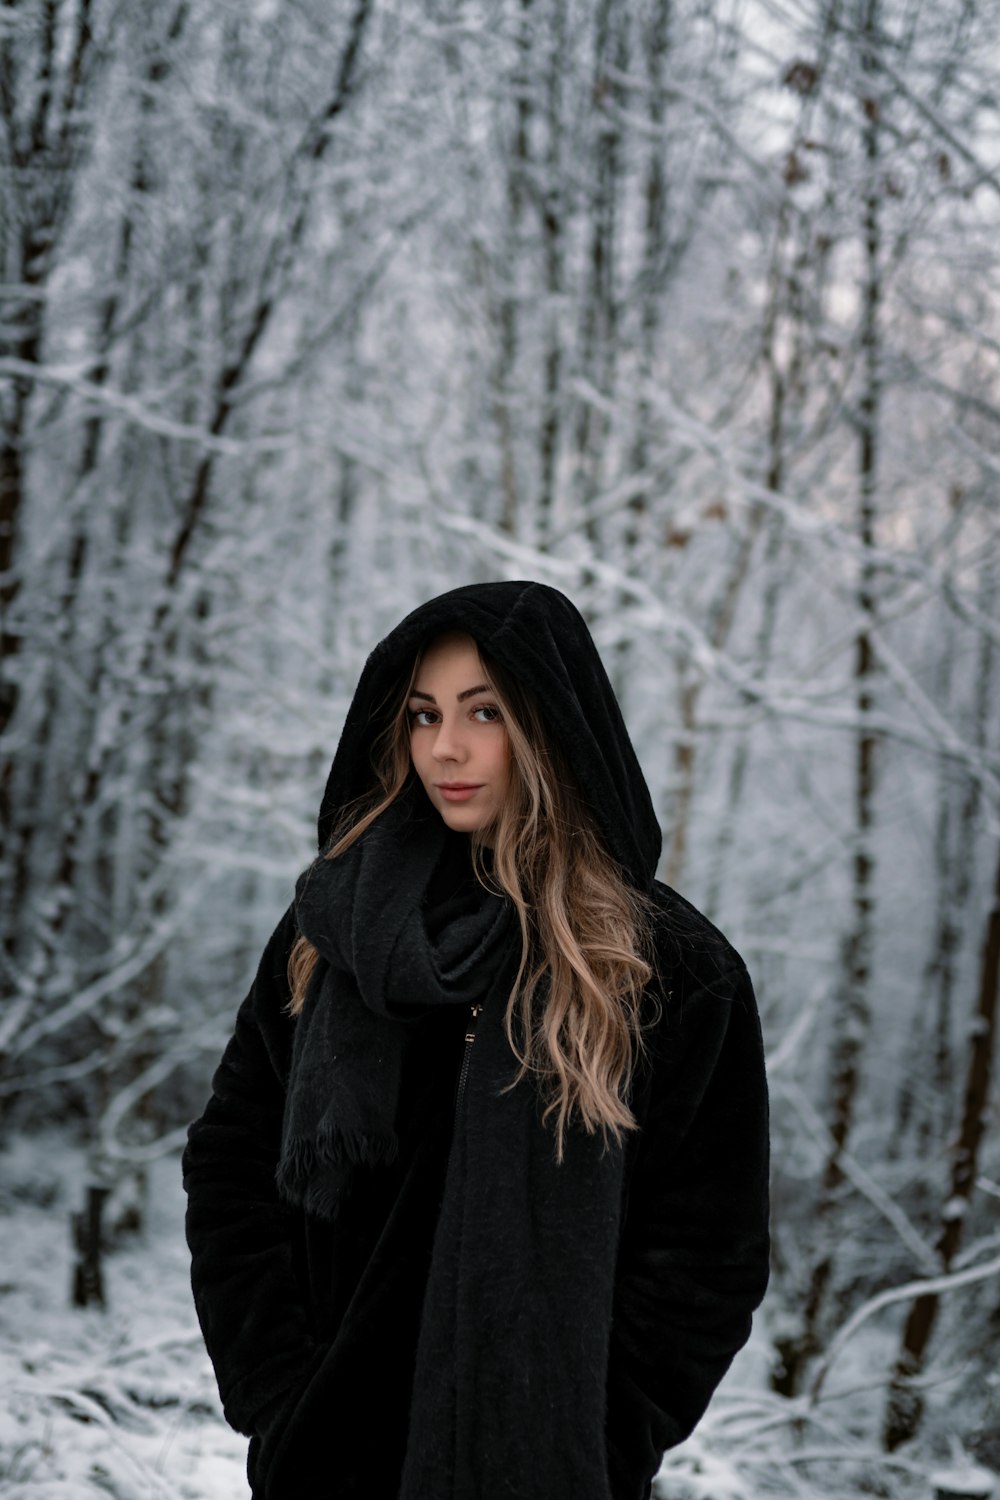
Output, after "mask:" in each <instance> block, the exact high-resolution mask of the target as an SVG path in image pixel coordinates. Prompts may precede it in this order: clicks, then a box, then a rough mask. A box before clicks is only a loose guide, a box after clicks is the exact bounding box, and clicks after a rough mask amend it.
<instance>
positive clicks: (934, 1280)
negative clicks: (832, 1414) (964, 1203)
mask: <svg viewBox="0 0 1000 1500" xmlns="http://www.w3.org/2000/svg"><path fill="white" fill-rule="evenodd" d="M991 1276H1000V1255H997V1256H994V1258H993V1259H992V1260H988V1261H986V1262H985V1263H984V1264H983V1265H979V1266H969V1267H968V1268H967V1269H966V1270H964V1271H952V1272H950V1273H949V1274H948V1275H945V1276H929V1277H927V1278H926V1279H924V1280H922V1281H907V1282H906V1283H904V1285H903V1286H895V1287H890V1288H889V1289H888V1290H887V1291H884V1292H879V1293H878V1295H877V1296H875V1297H870V1298H869V1300H868V1301H867V1302H864V1303H862V1305H861V1306H860V1307H859V1308H857V1309H856V1311H855V1312H853V1313H852V1314H851V1316H850V1317H849V1318H848V1320H847V1322H846V1323H845V1324H844V1326H843V1327H842V1328H841V1329H840V1330H839V1331H838V1333H837V1334H836V1335H835V1337H834V1338H833V1340H832V1342H831V1344H830V1347H829V1349H828V1350H827V1351H826V1354H825V1356H824V1357H823V1359H822V1360H821V1362H820V1366H819V1369H818V1370H817V1371H816V1374H815V1375H814V1376H813V1381H812V1385H811V1386H810V1388H809V1401H810V1404H814V1403H815V1402H817V1401H818V1400H819V1399H820V1395H821V1392H822V1389H823V1383H824V1381H825V1380H826V1377H827V1375H828V1374H829V1373H830V1369H831V1366H832V1365H833V1363H834V1361H835V1360H836V1359H837V1357H838V1355H839V1354H840V1353H841V1351H842V1350H843V1349H844V1348H845V1346H846V1345H847V1344H848V1343H849V1341H850V1340H851V1339H852V1338H853V1337H854V1335H855V1334H856V1333H857V1331H858V1329H859V1328H860V1327H861V1326H862V1324H864V1323H867V1322H868V1320H869V1318H872V1317H874V1316H875V1314H876V1313H879V1312H881V1311H882V1310H883V1308H886V1307H893V1306H895V1304H896V1303H897V1302H910V1301H912V1300H913V1299H914V1298H916V1297H923V1296H928V1295H937V1294H940V1293H941V1292H951V1291H954V1290H956V1288H958V1287H960V1286H972V1285H974V1284H975V1283H976V1282H978V1281H988V1280H989V1279H990V1277H991Z"/></svg>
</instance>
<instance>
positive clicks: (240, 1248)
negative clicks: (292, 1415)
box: [183, 907, 322, 1434]
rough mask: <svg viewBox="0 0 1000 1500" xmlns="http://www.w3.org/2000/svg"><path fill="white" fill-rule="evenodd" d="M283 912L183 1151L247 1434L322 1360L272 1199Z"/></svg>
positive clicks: (291, 1248) (216, 1335)
mask: <svg viewBox="0 0 1000 1500" xmlns="http://www.w3.org/2000/svg"><path fill="white" fill-rule="evenodd" d="M295 937H296V929H295V919H294V907H289V909H288V911H287V912H286V913H285V915H284V917H283V918H282V920H281V921H280V922H279V924H278V927H277V928H276V930H275V932H274V934H273V935H272V937H271V939H270V941H269V942H268V944H267V947H266V948H265V950H264V954H263V957H262V958H261V961H260V965H259V967H258V970H257V976H256V979H255V980H254V983H253V985H252V987H251V989H250V993H249V994H248V995H247V997H246V999H245V1000H244V1002H243V1004H242V1005H241V1007H240V1010H239V1013H238V1015H237V1018H236V1028H235V1031H234V1033H233V1036H232V1038H231V1040H230V1042H229V1044H228V1046H227V1047H226V1050H225V1052H224V1054H223V1057H222V1061H221V1063H220V1064H219V1067H218V1069H217V1071H216V1073H215V1076H214V1078H213V1080H212V1097H211V1099H210V1100H209V1102H208V1105H207V1107H206V1109H205V1112H204V1114H203V1115H202V1116H201V1118H200V1119H198V1120H196V1121H195V1122H194V1124H193V1125H192V1126H191V1128H190V1130H189V1131H188V1143H187V1146H186V1148H185V1151H184V1156H183V1172H184V1188H185V1191H186V1192H187V1195H188V1205H187V1216H186V1223H185V1227H186V1232H187V1240H188V1245H189V1247H190V1250H191V1282H192V1287H193V1290H194V1300H195V1307H196V1309H197V1312H198V1319H199V1322H200V1323H201V1328H202V1332H203V1334H204V1337H205V1343H206V1346H207V1348H208V1352H209V1356H210V1358H211V1360H212V1363H213V1365H214V1367H215V1374H216V1379H217V1381H218V1385H219V1394H220V1396H221V1398H222V1405H223V1411H224V1413H225V1416H226V1420H227V1421H228V1422H229V1423H230V1424H231V1425H232V1426H233V1427H235V1428H236V1429H237V1431H239V1432H243V1433H247V1434H252V1433H254V1432H255V1431H258V1430H259V1429H260V1428H261V1426H262V1425H263V1423H264V1422H265V1420H266V1414H268V1413H270V1412H273V1410H274V1409H275V1408H276V1407H277V1406H278V1405H279V1404H280V1399H281V1398H282V1397H283V1396H286V1395H287V1394H288V1393H290V1392H292V1391H293V1390H294V1389H295V1388H298V1387H301V1386H302V1385H303V1384H304V1383H305V1382H306V1381H307V1380H308V1377H309V1375H310V1373H311V1371H312V1370H313V1369H314V1367H315V1366H316V1365H317V1363H318V1361H319V1359H320V1358H321V1356H322V1346H321V1345H320V1344H319V1343H318V1342H317V1341H316V1339H315V1338H314V1330H313V1329H312V1327H311V1319H310V1316H309V1310H308V1305H307V1295H306V1293H305V1290H304V1287H303V1281H302V1277H301V1276H300V1274H299V1271H298V1266H297V1256H296V1250H295V1247H296V1214H295V1211H294V1210H292V1209H290V1208H288V1207H287V1206H286V1205H284V1204H283V1203H282V1202H281V1201H280V1200H279V1198H278V1195H277V1191H276V1188H275V1181H274V1173H275V1166H276V1164H277V1160H278V1152H279V1148H280V1141H281V1121H282V1111H283V1105H284V1078H285V1073H286V1069H287V1062H288V1054H289V1049H290V1041H291V1031H292V1024H293V1023H292V1022H290V1020H289V1018H288V1016H287V1014H285V1012H284V1006H285V1005H286V1004H287V1001H288V998H289V990H288V982H287V977H286V971H287V963H288V955H289V952H290V950H291V947H292V943H293V942H294V940H295Z"/></svg>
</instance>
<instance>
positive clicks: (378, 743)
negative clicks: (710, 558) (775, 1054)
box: [184, 582, 768, 1500]
mask: <svg viewBox="0 0 1000 1500" xmlns="http://www.w3.org/2000/svg"><path fill="white" fill-rule="evenodd" d="M319 845H320V851H321V852H320V857H319V858H318V859H317V860H316V861H315V862H314V863H313V864H312V865H311V866H310V867H309V868H308V869H307V870H306V871H305V872H304V873H303V875H302V876H301V877H300V879H299V881H298V883H297V886H296V895H295V900H294V901H293V902H292V904H291V905H290V906H289V908H288V911H287V912H286V913H285V915H284V917H283V918H282V920H281V922H280V923H279V924H278V927H277V929H276V931H275V933H274V935H273V936H272V938H271V940H270V942H269V943H268V945H267V948H266V950H265V952H264V956H263V958H262V960H261V963H260V967H259V970H258V973H257V977H256V980H255V981H254V984H253V986H252V988H251V990H250V993H249V995H248V996H247V998H246V1000H245V1001H244V1003H243V1005H242V1007H241V1009H240V1011H239V1014H238V1017H237V1021H236V1029H235V1033H234V1035H233V1038H232V1040H231V1041H230V1043H229V1046H228V1047H227V1049H226V1052H225V1055H224V1057H223V1059H222V1063H221V1065H220V1067H219V1069H218V1071H217V1073H216V1075H215V1079H214V1081H213V1096H212V1098H211V1100H210V1102H209V1104H208V1106H207V1108H206V1110H205V1113H204V1115H203V1116H202V1118H201V1119H200V1120H198V1121H197V1122H196V1123H195V1124H194V1125H193V1126H192V1127H191V1131H190V1136H189V1143H188V1146H187V1149H186V1152H185V1157H184V1174H185V1186H186V1189H187V1192H188V1195H189V1205H188V1217H187V1229H188V1241H189V1244H190V1247H191V1251H192V1257H193V1266H192V1280H193V1285H194V1292H195V1300H196V1305H197V1309H198V1314H199V1318H200V1320H201V1324H202V1328H203V1331H204V1334H205V1340H206V1343H207V1346H208V1350H209V1353H210V1355H211V1357H212V1360H213V1363H214V1365H215V1370H216V1374H217V1377H218V1382H219V1389H220V1392H221V1395H222V1400H223V1406H224V1410H225V1414H226V1417H227V1419H228V1420H229V1421H230V1422H231V1423H232V1425H233V1426H234V1427H236V1428H237V1429H238V1430H239V1431H241V1432H244V1433H246V1434H248V1435H249V1436H250V1438H251V1442H250V1452H249V1460H248V1472H249V1476H250V1482H251V1488H252V1490H253V1494H254V1496H255V1497H259V1500H296V1497H300V1496H301V1497H304V1500H313V1497H317V1500H318V1497H325V1496H330V1497H334V1496H336V1497H338V1500H339V1497H347V1496H358V1497H361V1496H364V1497H365V1500H500V1497H504V1500H514V1497H516V1500H641V1497H646V1496H648V1495H649V1494H650V1481H651V1479H652V1476H653V1475H654V1474H655V1473H656V1471H657V1469H658V1467H659V1465H660V1460H661V1457H662V1454H663V1452H664V1450H665V1449H666V1448H668V1447H669V1446H671V1445H672V1444H675V1443H677V1442H679V1441H680V1440H681V1439H682V1438H684V1437H685V1436H686V1435H687V1434H688V1433H689V1432H690V1431H691V1430H692V1428H693V1427H694V1425H695V1423H696V1422H697V1420H698V1419H699V1417H700V1416H701V1414H702V1412H703V1411H704V1408H705V1406H706V1405H707V1403H708V1400H709V1397H710V1395H711V1393H712V1391H713V1390H714V1388H715V1386H716V1385H717V1384H718V1381H719V1380H720V1379H721V1377H722V1375H723V1373H724V1372H725V1370H726V1368H727V1367H728V1365H729V1363H730V1361H731V1359H732V1357H733V1355H734V1354H735V1352H736V1351H737V1349H739V1348H740V1347H741V1345H742V1344H743V1343H744V1342H745V1340H746V1338H747V1336H748V1333H749V1329H750V1315H751V1312H752V1311H753V1309H754V1308H755V1307H756V1306H757V1305H758V1303H759V1302H760V1299H761V1297H762V1296H763V1292H764V1288H765V1284H766V1280H767V1252H768V1240H767V1097H766V1088H765V1081H764V1070H763V1060H762V1050H761V1040H760V1028H759V1023H758V1020H757V1012H756V1008H755V1004H754V997H753V990H752V987H751V984H750V980H749V978H748V976H747V972H746V969H745V967H744V965H743V963H742V961H741V959H740V958H739V956H738V954H737V953H736V952H735V950H734V949H733V948H732V947H731V946H730V945H729V943H728V942H727V941H726V939H725V938H724V937H723V936H722V934H721V933H719V932H718V931H717V930H716V929H715V928H714V927H713V926H712V925H711V924H710V923H709V922H708V921H707V919H706V918H704V917H702V916H701V915H699V913H697V912H696V911H695V910H694V908H693V907H691V906H690V905H689V904H688V903H687V902H685V901H684V900H683V899H682V898H681V897H680V896H678V895H677V894H676V893H675V892H673V891H671V890H669V889H668V888H667V887H666V886H664V885H662V884H660V883H659V882H657V881H656V880H655V879H654V870H655V867H656V862H657V859H658V857H659V851H660V830H659V827H658V825H657V821H656V817H655V815H654V812H653V808H652V805H651V803H650V798H649V793H648V791H647V788H646V785H645V782H644V780H643V777H642V773H641V771H640V769H639V765H638V762H637V760H636V757H635V753H634V751H633V749H632V745H631V743H630V741H629V738H628V734H627V732H626V729H625V726H624V723H623V721H622V717H621V714H620V711H619V709H618V705H617V703H616V701H615V698H614V694H613V692H612V690H611V685H610V683H609V681H608V679H607V676H606V674H605V672H604V669H603V667H602V665H601V662H600V658H599V656H598V654H597V650H596V647H595V645H594V643H593V640H592V639H591V636H590V634H589V632H588V630H587V627H586V625H585V624H584V622H583V619H582V618H581V616H580V615H579V613H578V612H577V610H576V609H575V608H574V606H573V605H572V604H571V603H570V601H569V600H568V599H566V598H565V597H564V596H563V595H562V594H560V593H559V592H557V591H556V590H555V589H552V588H549V587H547V586H545V585H542V584H538V583H525V582H522V583H492V584H477V585H472V586H469V587H466V588H460V589H455V590H453V591H452V592H450V593H447V594H444V595H442V596H441V597H440V598H437V599H433V600H431V601H430V603H428V604H425V605H423V606H422V607H421V608H419V609H417V610H415V611H414V612H413V613H412V614H411V615H409V616H407V618H406V619H405V620H403V622H402V623H401V624H400V625H399V626H397V628H396V629H395V630H394V631H393V632H392V633H391V634H390V635H389V636H387V637H386V639H385V640H384V641H382V642H381V643H380V644H379V645H378V646H377V647H376V649H375V651H374V652H373V653H372V655H371V657H370V658H369V660H368V662H367V664H366V666H365V668H364V671H363V673H362V676H361V679H360V682H359V685H358V689H357V692H356V694H355V697H354V700H353V702H352V704H351V707H350V710H349V712H348V715H347V720H346V723H345V726H344V731H343V734H342V737H341V740H340V744H339V746H338V748H337V753H336V757H335V759H334V762H333V767H332V770H331V772H330V778H329V781H328V784H327V788H326V793H325V795H324V798H323V803H322V807H321V810H320V818H319Z"/></svg>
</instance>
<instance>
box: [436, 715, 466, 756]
mask: <svg viewBox="0 0 1000 1500" xmlns="http://www.w3.org/2000/svg"><path fill="white" fill-rule="evenodd" d="M464 754H465V747H464V746H463V744H462V737H461V735H459V734H456V732H455V730H454V728H452V727H450V726H449V725H447V724H442V725H441V726H440V728H439V729H438V732H437V735H436V736H435V739H434V758H435V760H462V759H463V757H464Z"/></svg>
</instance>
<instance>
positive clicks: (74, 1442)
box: [0, 1138, 249, 1500]
mask: <svg viewBox="0 0 1000 1500" xmlns="http://www.w3.org/2000/svg"><path fill="white" fill-rule="evenodd" d="M40 1146H41V1149H39V1147H40ZM46 1148H48V1149H46ZM79 1170H80V1166H79V1159H78V1158H76V1157H74V1156H73V1155H72V1154H71V1153H69V1152H68V1151H67V1150H66V1148H65V1146H64V1145H63V1143H62V1142H61V1141H60V1140H59V1139H58V1138H50V1139H49V1140H48V1141H46V1142H43V1143H39V1142H30V1143H27V1144H26V1143H24V1142H21V1143H19V1144H18V1145H16V1146H15V1147H14V1149H13V1150H12V1151H10V1152H8V1153H5V1154H4V1156H3V1157H2V1158H0V1181H2V1183H3V1187H4V1191H3V1194H2V1196H0V1236H2V1240H3V1247H4V1271H3V1273H2V1275H3V1280H2V1282H0V1387H2V1389H3V1391H4V1393H5V1397H4V1401H3V1405H2V1409H0V1494H2V1495H3V1496H4V1500H7V1497H10V1500H29V1497H30V1500H85V1497H89V1496H102V1497H107V1496H108V1495H113V1496H116V1497H119V1500H167V1497H169V1500H246V1497H247V1496H248V1495H249V1487H248V1485H247V1483H246V1478H245V1473H244V1460H245V1453H246V1440H245V1439H244V1438H242V1437H240V1436H239V1435H238V1434H237V1433H235V1432H231V1431H230V1429H229V1428H228V1427H227V1426H226V1425H225V1423H224V1422H223V1420H222V1416H221V1413H220V1410H219V1401H218V1396H217V1393H216V1389H215V1381H214V1379H213V1376H212V1370H211V1367H210V1365H209V1363H208V1360H207V1357H206V1356H205V1353H204V1346H203V1345H202V1342H201V1334H200V1332H199V1330H198V1325H197V1321H196V1319H195V1315H194V1307H193V1305H192V1302H191V1293H190V1286H189V1282H188V1259H187V1247H186V1246H185V1244H184V1239H183V1234H182V1233H181V1228H180V1225H181V1214H182V1212H183V1194H182V1192H181V1188H180V1181H179V1175H180V1174H179V1171H178V1166H177V1162H176V1160H174V1159H171V1160H169V1161H164V1162H162V1163H159V1164H158V1165H157V1167H156V1168H155V1171H154V1174H153V1184H152V1189H153V1190H152V1192H151V1195H150V1197H151V1200H152V1201H151V1210H150V1222H149V1231H148V1236H147V1237H144V1238H142V1239H135V1240H133V1241H132V1243H131V1245H130V1247H129V1248H128V1249H123V1250H120V1251H118V1252H116V1254H115V1255H114V1256H113V1257H111V1258H110V1259H109V1260H108V1262H107V1268H106V1275H107V1292H108V1303H109V1305H108V1310H107V1311H106V1312H97V1311H93V1312H91V1311H88V1312H84V1313H81V1312H74V1311H72V1310H71V1309H70V1308H69V1305H68V1298H69V1287H70V1281H71V1262H72V1253H71V1245H70V1231H69V1212H70V1209H71V1207H76V1206H77V1204H76V1202H75V1195H73V1194H71V1193H70V1191H69V1190H68V1188H67V1186H66V1184H67V1181H68V1180H71V1179H72V1177H73V1176H74V1175H75V1172H79Z"/></svg>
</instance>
